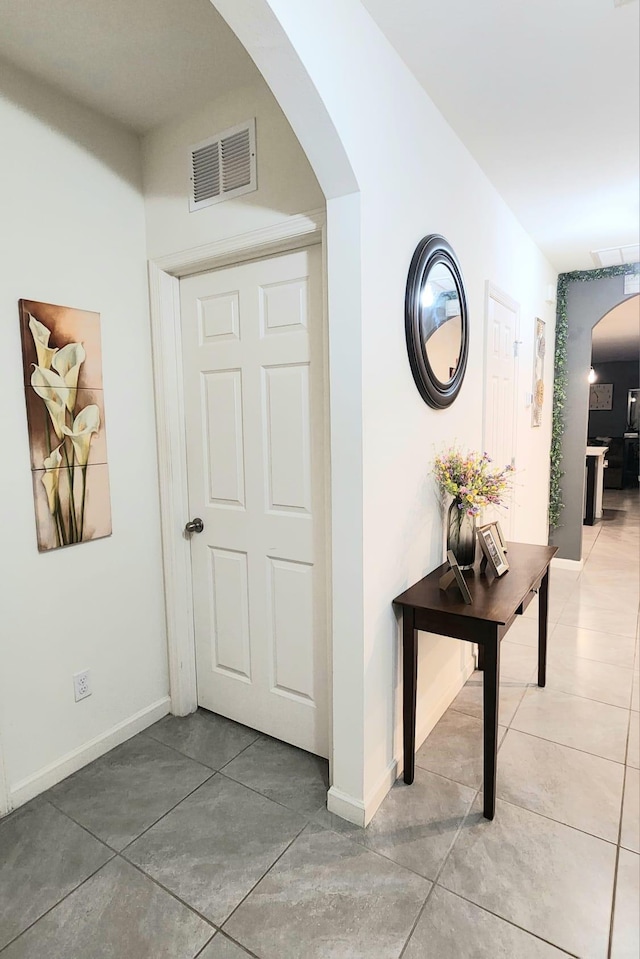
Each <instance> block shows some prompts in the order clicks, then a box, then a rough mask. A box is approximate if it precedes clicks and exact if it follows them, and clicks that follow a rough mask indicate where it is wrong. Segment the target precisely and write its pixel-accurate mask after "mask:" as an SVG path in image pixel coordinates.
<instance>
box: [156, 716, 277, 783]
mask: <svg viewBox="0 0 640 959" xmlns="http://www.w3.org/2000/svg"><path fill="white" fill-rule="evenodd" d="M191 715H195V713H191ZM214 715H215V716H217V715H218V714H217V713H214ZM175 718H176V719H182V718H183V717H181V716H177V717H175ZM185 718H186V717H185ZM222 718H223V719H226V716H223V717H222ZM232 721H233V720H231V722H232ZM212 725H214V723H212ZM245 728H246V729H248V728H249V727H248V726H247V727H245ZM149 729H153V726H149V727H148V728H147V729H143V730H142V731H141V732H139V733H137V735H138V736H146V737H147V738H148V739H153V741H154V742H156V743H160V745H161V746H166V747H167V749H172V750H173V752H174V753H178V755H179V756H183V757H184V758H186V759H190V760H191V762H192V763H198V765H200V766H204V767H205V769H211V770H213V772H215V773H219V772H220V770H221V769H224V767H225V766H228V765H229V763H232V762H233V761H234V759H237V758H238V756H241V755H242V753H243V752H245V751H246V750H247V749H249V747H250V746H254V745H255V744H256V743H257V742H258V740H259V739H260V736H261V735H262V734H261V733H256V738H255V739H253V740H252V741H251V742H250V743H248V744H247V745H246V746H243V747H242V749H241V750H240V752H238V753H236V754H235V756H232V757H231V759H227V760H226V762H225V763H224V764H223V765H222V766H220V768H218V767H217V766H210V765H209V763H205V762H203V761H202V759H194V758H193V756H189V754H188V753H185V752H183V750H182V749H180V748H179V747H178V746H173V745H172V744H171V743H165V742H164V740H163V739H156V737H155V736H153V735H152V734H151V733H150V732H149Z"/></svg>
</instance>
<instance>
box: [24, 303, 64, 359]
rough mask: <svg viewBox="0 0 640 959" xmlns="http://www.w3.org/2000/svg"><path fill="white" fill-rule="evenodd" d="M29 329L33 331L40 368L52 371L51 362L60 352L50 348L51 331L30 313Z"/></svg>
mask: <svg viewBox="0 0 640 959" xmlns="http://www.w3.org/2000/svg"><path fill="white" fill-rule="evenodd" d="M29 329H30V330H31V335H32V337H33V342H34V343H35V345H36V354H37V356H38V366H41V367H42V368H43V369H45V370H49V369H51V361H52V360H53V357H54V356H55V355H56V353H57V352H58V350H57V348H56V349H52V348H51V347H50V346H49V337H50V336H51V330H49V329H48V328H47V327H46V326H45V325H44V323H40V321H39V320H36V318H35V316H32V315H31V313H29Z"/></svg>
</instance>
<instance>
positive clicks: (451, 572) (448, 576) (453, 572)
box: [440, 549, 473, 606]
mask: <svg viewBox="0 0 640 959" xmlns="http://www.w3.org/2000/svg"><path fill="white" fill-rule="evenodd" d="M447 562H448V563H449V569H448V570H447V572H446V573H445V574H444V576H441V577H440V589H441V590H442V591H443V592H445V593H446V591H447V590H448V589H449V587H450V586H453V584H454V583H455V584H456V586H457V587H458V589H459V590H460V592H461V593H462V598H463V600H464V601H465V603H466V604H467V606H471V604H472V603H473V600H472V598H471V593H470V592H469V587H468V586H467V584H466V581H465V578H464V576H463V574H462V570H461V569H460V567H459V566H458V560H457V559H456V557H455V554H454V552H453V550H452V549H449V550H447Z"/></svg>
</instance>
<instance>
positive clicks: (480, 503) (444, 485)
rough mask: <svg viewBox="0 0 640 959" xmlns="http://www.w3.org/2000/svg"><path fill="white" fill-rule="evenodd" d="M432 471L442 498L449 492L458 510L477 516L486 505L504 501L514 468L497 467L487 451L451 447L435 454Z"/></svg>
mask: <svg viewBox="0 0 640 959" xmlns="http://www.w3.org/2000/svg"><path fill="white" fill-rule="evenodd" d="M433 472H434V474H435V478H436V482H437V484H438V486H439V488H440V492H441V493H442V495H443V497H444V496H445V494H447V493H448V494H449V495H450V496H452V497H453V499H454V501H455V503H456V505H457V507H458V509H459V510H464V511H465V513H466V514H467V515H468V516H477V514H478V513H479V512H480V510H481V509H482V508H483V507H485V506H501V505H502V504H503V502H504V499H505V494H507V493H508V492H509V491H510V489H511V484H512V481H513V473H514V467H513V466H505V467H503V468H502V469H496V468H495V467H492V466H491V459H490V457H489V456H488V455H487V453H461V452H460V450H457V449H455V447H452V448H451V449H449V450H446V451H445V452H443V453H440V454H439V455H438V456H436V458H435V462H434V467H433Z"/></svg>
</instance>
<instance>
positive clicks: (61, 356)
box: [51, 343, 87, 413]
mask: <svg viewBox="0 0 640 959" xmlns="http://www.w3.org/2000/svg"><path fill="white" fill-rule="evenodd" d="M86 356H87V354H86V353H85V351H84V346H83V345H82V343H67V345H66V346H63V347H62V349H61V350H59V351H58V353H57V355H56V356H54V357H53V360H52V361H51V365H52V366H53V368H54V370H57V372H58V373H59V374H60V376H61V377H62V379H63V380H64V385H65V386H67V387H68V389H69V392H68V394H67V398H66V402H67V409H68V410H69V412H70V413H73V407H74V406H75V405H76V391H77V388H78V374H79V373H80V367H81V366H82V364H83V363H84V361H85V359H86Z"/></svg>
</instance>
